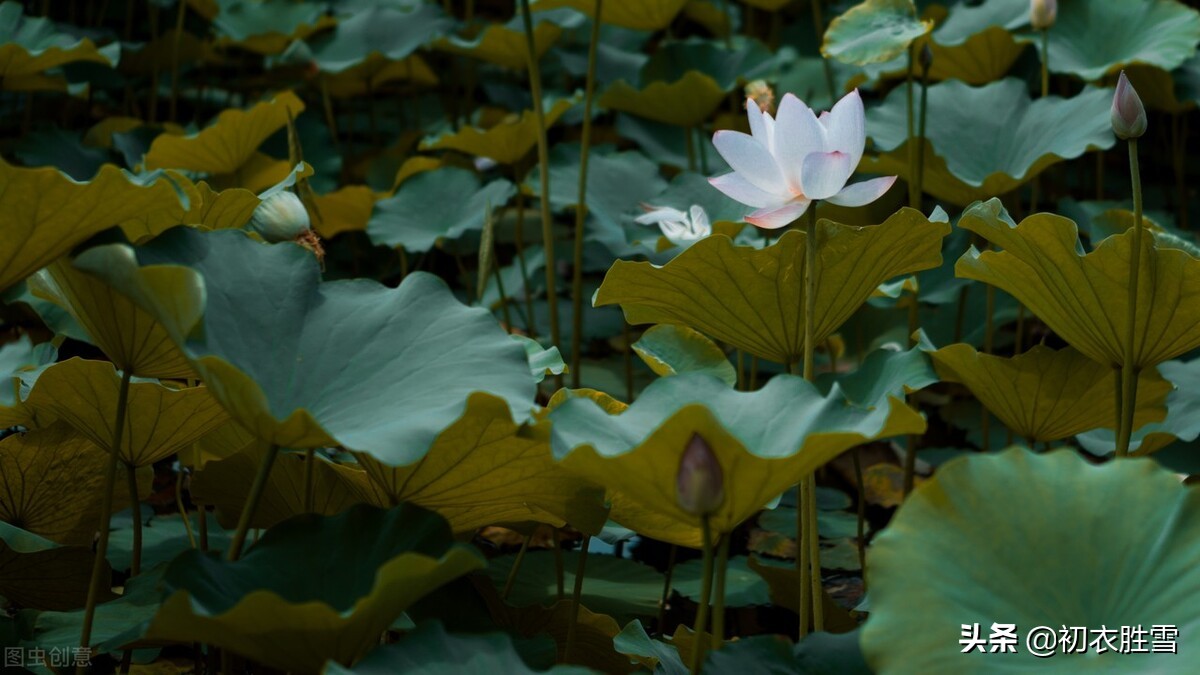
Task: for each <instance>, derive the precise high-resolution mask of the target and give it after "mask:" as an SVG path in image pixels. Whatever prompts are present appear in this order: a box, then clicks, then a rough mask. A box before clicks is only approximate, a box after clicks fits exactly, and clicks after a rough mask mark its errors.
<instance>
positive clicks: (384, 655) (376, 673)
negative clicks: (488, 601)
mask: <svg viewBox="0 0 1200 675" xmlns="http://www.w3.org/2000/svg"><path fill="white" fill-rule="evenodd" d="M591 672H593V671H591V670H589V669H587V668H581V667H578V666H567V665H557V666H553V667H552V668H550V669H549V670H540V669H538V670H535V669H533V668H530V667H529V666H528V665H526V664H525V662H524V661H523V660H522V659H521V656H520V654H518V653H517V650H516V649H515V648H514V647H513V641H512V636H510V635H508V634H507V633H486V634H482V635H452V634H450V633H448V632H446V629H445V628H444V627H442V624H441V623H440V622H437V621H430V622H426V623H422V624H421V625H419V626H417V627H416V628H415V629H413V630H411V631H408V632H407V633H405V634H404V637H402V638H400V640H399V641H397V642H396V643H395V644H392V645H389V646H387V647H381V648H379V649H376V650H374V651H372V652H371V653H370V654H368V655H367V656H366V657H365V658H363V659H362V660H361V661H359V662H358V663H356V664H354V667H353V668H346V667H344V666H341V665H339V664H337V663H329V664H328V665H327V666H326V667H325V674H326V675H391V674H392V673H424V674H425V675H498V674H499V673H504V675H532V674H533V673H555V674H556V675H584V674H586V673H591Z"/></svg>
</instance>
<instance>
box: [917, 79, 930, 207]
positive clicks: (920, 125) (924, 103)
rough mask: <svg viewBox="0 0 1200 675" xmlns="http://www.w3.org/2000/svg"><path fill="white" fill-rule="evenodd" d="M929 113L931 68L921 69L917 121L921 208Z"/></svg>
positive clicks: (918, 177)
mask: <svg viewBox="0 0 1200 675" xmlns="http://www.w3.org/2000/svg"><path fill="white" fill-rule="evenodd" d="M928 113H929V66H928V65H927V64H926V65H925V66H924V67H923V68H922V69H921V108H920V119H919V120H918V121H917V205H916V206H914V207H913V208H920V204H921V202H920V199H921V195H923V194H925V120H926V119H927V118H928V116H929V115H928Z"/></svg>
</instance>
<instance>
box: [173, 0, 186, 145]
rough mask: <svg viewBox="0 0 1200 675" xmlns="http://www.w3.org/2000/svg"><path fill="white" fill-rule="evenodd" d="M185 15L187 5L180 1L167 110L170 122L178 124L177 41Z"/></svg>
mask: <svg viewBox="0 0 1200 675" xmlns="http://www.w3.org/2000/svg"><path fill="white" fill-rule="evenodd" d="M186 15H187V3H186V2H183V0H180V2H179V11H177V12H176V13H175V44H174V45H172V50H171V106H170V109H169V112H170V115H171V121H172V122H178V121H179V119H178V117H177V115H176V113H177V111H178V109H177V105H178V102H179V40H180V38H181V37H182V36H183V19H184V17H185V16H186Z"/></svg>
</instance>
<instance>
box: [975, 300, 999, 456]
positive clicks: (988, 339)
mask: <svg viewBox="0 0 1200 675" xmlns="http://www.w3.org/2000/svg"><path fill="white" fill-rule="evenodd" d="M985 311H986V312H987V317H986V318H985V319H984V323H983V353H984V354H991V353H992V352H993V351H994V347H993V336H994V334H995V329H996V325H995V321H994V320H993V318H992V317H993V315H995V313H996V287H995V286H988V287H987V302H986V310H985ZM979 410H980V415H981V417H980V419H979V428H980V431H981V432H982V433H983V446H982V448H981V449H982V450H983V451H984V452H988V451H990V450H991V449H992V437H991V426H992V417H991V414H990V413H988V409H987V408H986V407H985V406H980V407H979Z"/></svg>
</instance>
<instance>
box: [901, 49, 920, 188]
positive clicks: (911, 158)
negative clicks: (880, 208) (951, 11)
mask: <svg viewBox="0 0 1200 675" xmlns="http://www.w3.org/2000/svg"><path fill="white" fill-rule="evenodd" d="M916 51H917V47H916V45H909V46H908V72H907V74H906V75H905V78H904V90H905V97H906V101H907V104H908V205H909V206H911V207H912V208H914V209H920V208H921V192H920V186H919V185H918V183H917V180H918V179H917V171H918V169H917V140H916V138H917V135H916V121H917V115H916V111H915V109H914V107H913V66H914V62H915V61H916Z"/></svg>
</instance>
